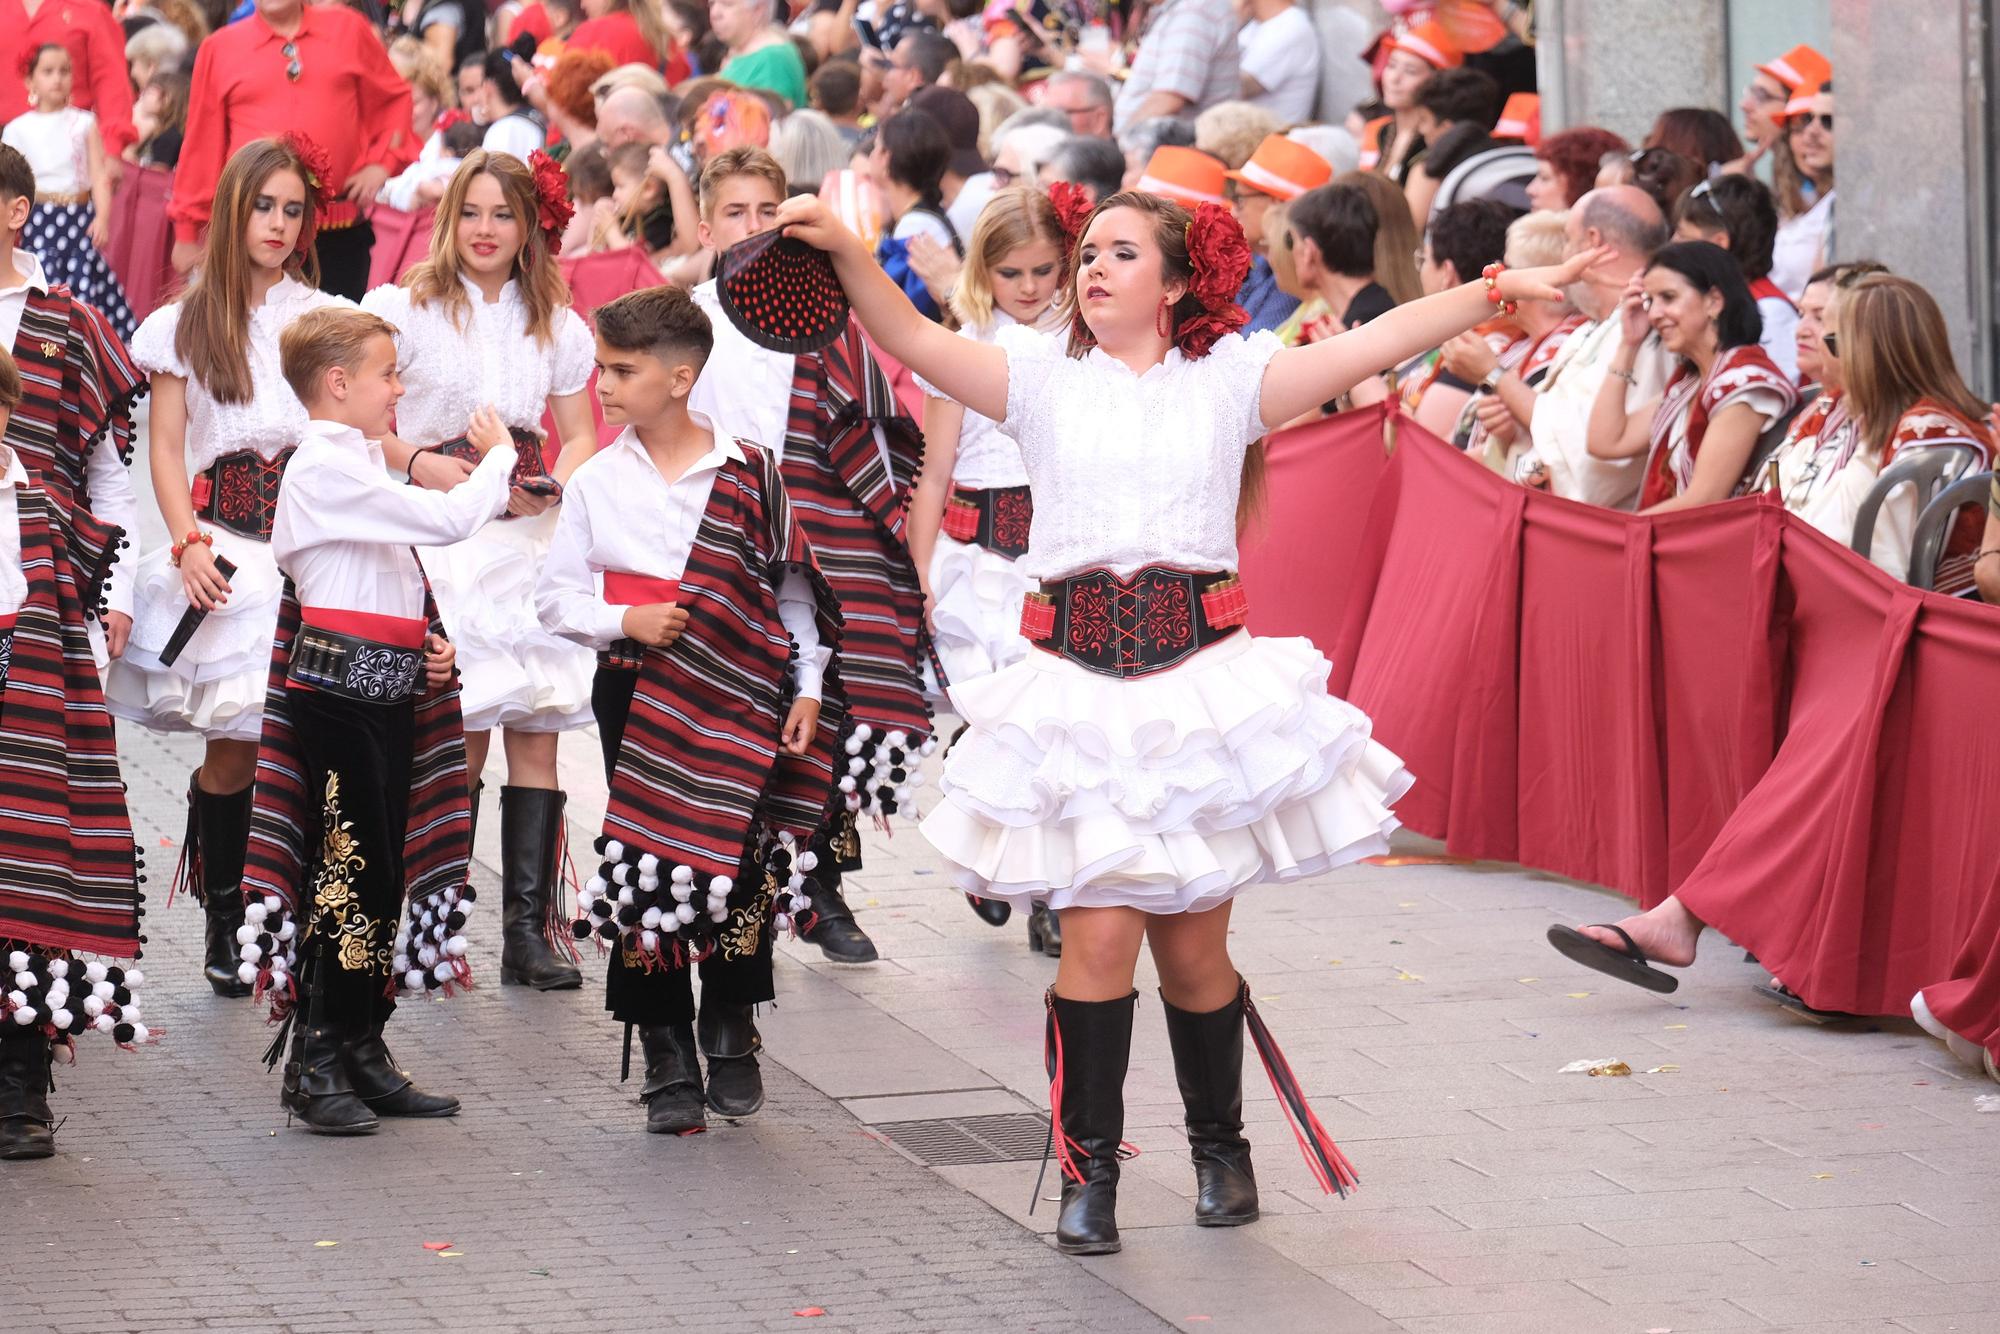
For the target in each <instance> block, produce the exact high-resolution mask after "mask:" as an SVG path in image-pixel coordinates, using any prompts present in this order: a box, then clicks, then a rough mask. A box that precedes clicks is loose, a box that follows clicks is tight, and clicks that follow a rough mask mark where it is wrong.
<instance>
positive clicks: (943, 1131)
mask: <svg viewBox="0 0 2000 1334" xmlns="http://www.w3.org/2000/svg"><path fill="white" fill-rule="evenodd" d="M872 1128H873V1129H874V1131H875V1133H877V1134H878V1135H881V1136H883V1137H884V1138H886V1139H888V1140H890V1141H891V1142H893V1143H894V1144H895V1145H896V1146H897V1147H898V1148H900V1149H902V1150H903V1152H905V1153H907V1154H909V1155H910V1156H912V1157H913V1158H915V1159H916V1160H917V1161H918V1162H921V1163H924V1164H926V1165H927V1166H930V1167H953V1166H958V1165H960V1164H963V1163H1017V1162H1022V1161H1033V1160H1035V1159H1038V1158H1040V1157H1041V1156H1042V1150H1043V1149H1044V1148H1045V1147H1046V1146H1047V1145H1048V1141H1049V1118H1048V1117H1046V1116H1043V1115H1042V1114H1040V1113H1039V1112H1005V1113H1001V1114H998V1115H993V1116H945V1117H937V1118H935V1119H932V1120H928V1121H888V1122H885V1123H883V1124H882V1125H878V1126H875V1127H872Z"/></svg>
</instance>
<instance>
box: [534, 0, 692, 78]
mask: <svg viewBox="0 0 2000 1334" xmlns="http://www.w3.org/2000/svg"><path fill="white" fill-rule="evenodd" d="M563 49H564V50H568V51H603V52H605V53H606V54H608V55H609V56H610V57H611V58H612V59H613V60H615V61H617V62H618V63H619V64H621V65H644V66H646V67H647V68H648V69H660V68H661V65H660V57H659V56H658V55H657V54H656V53H655V52H654V50H653V48H652V47H651V46H649V45H647V43H646V38H645V35H644V34H643V33H641V32H640V31H639V20H637V19H635V18H633V17H632V15H631V13H630V11H628V10H623V9H617V10H613V11H612V12H611V13H609V14H606V15H605V16H604V17H603V18H595V19H585V20H584V21H583V22H582V23H579V24H577V25H576V31H574V32H572V33H571V34H570V35H569V42H568V44H567V45H566V46H565V47H564V48H563ZM689 72H690V71H689V67H688V63H687V57H686V56H684V55H682V54H681V53H680V52H679V51H675V52H673V53H672V54H671V55H670V56H669V57H668V58H667V62H666V66H665V74H666V79H667V86H668V87H670V88H671V87H672V86H673V85H675V84H677V83H680V82H681V81H682V80H684V79H686V78H687V77H688V74H689Z"/></svg>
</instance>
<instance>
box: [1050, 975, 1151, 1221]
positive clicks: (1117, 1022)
mask: <svg viewBox="0 0 2000 1334" xmlns="http://www.w3.org/2000/svg"><path fill="white" fill-rule="evenodd" d="M1138 998H1139V993H1138V992H1136V991H1135V992H1133V993H1132V994H1131V995H1129V996H1126V997H1123V998H1122V999H1119V1000H1111V1001H1073V1000H1064V999H1063V998H1062V997H1061V996H1058V995H1056V994H1055V989H1054V988H1050V990H1049V992H1048V1006H1049V1036H1048V1064H1049V1079H1050V1081H1051V1083H1055V1082H1058V1081H1059V1082H1060V1085H1061V1089H1060V1093H1061V1097H1060V1100H1059V1101H1058V1103H1057V1108H1056V1110H1057V1115H1058V1118H1059V1124H1058V1125H1057V1126H1056V1129H1055V1133H1056V1134H1057V1135H1060V1136H1062V1137H1064V1139H1065V1140H1066V1141H1067V1145H1068V1149H1069V1157H1070V1160H1071V1162H1072V1163H1073V1164H1074V1166H1075V1169H1076V1173H1077V1175H1078V1176H1079V1177H1081V1178H1082V1179H1081V1180H1077V1179H1075V1178H1073V1177H1071V1176H1070V1175H1069V1174H1068V1173H1067V1172H1065V1173H1064V1176H1063V1183H1062V1214H1061V1216H1060V1217H1059V1218H1058V1219H1057V1220H1056V1249H1057V1250H1059V1251H1061V1252H1062V1253H1063V1254H1065V1255H1109V1254H1111V1253H1112V1252H1113V1251H1116V1250H1118V1249H1119V1248H1120V1246H1121V1245H1122V1244H1123V1243H1121V1242H1120V1241H1119V1239H1118V1216H1117V1215H1118V1149H1119V1145H1120V1143H1121V1142H1122V1140H1123V1139H1124V1135H1125V1068H1126V1066H1127V1064H1129V1063H1130V1061H1131V1058H1132V1010H1133V1006H1134V1004H1135V1002H1137V1000H1138Z"/></svg>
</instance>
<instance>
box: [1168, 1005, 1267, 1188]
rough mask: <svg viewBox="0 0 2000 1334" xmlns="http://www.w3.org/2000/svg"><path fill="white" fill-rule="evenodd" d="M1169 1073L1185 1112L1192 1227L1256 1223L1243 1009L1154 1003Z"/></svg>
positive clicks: (1255, 1186) (1254, 1180)
mask: <svg viewBox="0 0 2000 1334" xmlns="http://www.w3.org/2000/svg"><path fill="white" fill-rule="evenodd" d="M1160 1001H1161V1004H1162V1005H1164V1006H1165V1007H1166V1011H1167V1041H1168V1042H1169V1043H1170V1044H1171V1045H1172V1046H1173V1051H1174V1074H1175V1075H1176V1076H1177V1077H1178V1078H1179V1080H1180V1086H1181V1102H1182V1103H1183V1104H1185V1106H1186V1107H1187V1132H1188V1150H1189V1152H1190V1154H1191V1155H1192V1156H1193V1158H1194V1179H1195V1199H1194V1221H1195V1222H1196V1223H1198V1224H1200V1225H1201V1226H1202V1227H1236V1226H1238V1225H1239V1224H1243V1223H1254V1222H1255V1221H1256V1220H1257V1177H1256V1174H1255V1173H1254V1172H1252V1171H1251V1169H1250V1141H1248V1140H1246V1139H1244V1138H1243V1002H1242V1000H1241V999H1236V1000H1232V1001H1230V1002H1229V1004H1227V1005H1225V1006H1223V1007H1222V1008H1221V1009H1219V1010H1210V1011H1208V1012H1207V1013H1206V1014H1196V1013H1194V1012H1192V1011H1189V1010H1183V1009H1180V1008H1179V1007H1178V1006H1175V1005H1174V1004H1172V1003H1171V1002H1169V1001H1167V999H1166V998H1165V997H1164V996H1162V997H1161V998H1160Z"/></svg>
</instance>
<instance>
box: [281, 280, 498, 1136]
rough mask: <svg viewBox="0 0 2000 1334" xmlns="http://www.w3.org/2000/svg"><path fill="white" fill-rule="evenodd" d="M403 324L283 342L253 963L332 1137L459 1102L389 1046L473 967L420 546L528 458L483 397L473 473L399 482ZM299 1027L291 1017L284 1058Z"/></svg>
mask: <svg viewBox="0 0 2000 1334" xmlns="http://www.w3.org/2000/svg"><path fill="white" fill-rule="evenodd" d="M394 334H395V329H394V327H393V326H392V325H390V324H388V323H387V322H386V321H384V320H382V319H380V318H379V317H377V316H374V315H370V314H367V313H366V312H363V311H360V310H355V309H352V308H347V307H327V308H323V309H320V310H314V311H310V312H308V313H307V314H305V315H302V316H300V317H299V318H298V319H296V320H294V321H293V322H292V324H291V325H290V326H289V327H288V328H286V330H285V332H284V334H283V336H282V337H281V339H280V340H279V358H280V364H281V365H282V367H283V370H284V374H285V380H286V382H287V383H289V384H290V385H291V387H292V390H293V392H295V393H296V394H297V395H298V396H299V400H300V401H301V402H302V403H304V404H305V406H306V409H307V411H309V412H310V413H311V414H312V420H311V422H310V423H308V425H307V427H306V434H305V438H304V439H303V440H302V441H300V443H299V447H298V450H297V452H296V453H294V454H293V456H292V461H291V464H290V465H289V467H287V469H286V472H285V486H284V490H283V491H282V492H281V494H280V496H279V499H278V507H277V516H276V518H275V520H274V521H273V524H272V529H271V547H272V554H273V555H274V556H275V557H276V559H277V562H278V567H279V568H280V569H281V570H283V571H284V573H285V576H286V581H287V589H286V597H285V602H284V606H283V609H282V610H281V611H280V613H279V619H278V636H277V643H276V645H275V646H274V651H273V654H272V672H271V685H270V689H269V692H268V694H267V696H266V701H265V714H264V735H263V741H262V746H261V749H260V751H259V753H258V758H257V789H256V797H255V801H254V805H253V809H252V814H251V828H250V853H249V858H248V862H247V864H246V868H245V873H244V878H243V879H244V887H245V897H246V898H247V900H248V904H247V906H246V909H245V916H246V926H245V928H244V931H245V933H246V934H248V933H254V938H253V939H251V940H247V941H245V948H244V958H245V963H244V969H243V971H244V974H245V977H244V980H245V981H247V982H254V983H255V984H256V986H257V987H258V991H259V993H260V994H262V993H263V992H266V991H269V992H271V993H273V995H274V1002H273V1013H274V1014H275V1015H277V1016H278V1017H280V1018H281V1019H283V1020H285V1021H286V1022H287V1023H290V1024H292V1025H294V1027H293V1028H292V1055H291V1059H290V1061H289V1063H288V1064H287V1065H286V1067H285V1089H284V1095H283V1099H282V1101H283V1104H284V1106H285V1108H286V1110H287V1111H289V1112H291V1113H293V1114H294V1115H296V1116H297V1117H299V1118H300V1119H301V1120H302V1121H304V1122H305V1125H306V1128H307V1129H309V1130H312V1131H314V1132H316V1133H319V1134H328V1135H363V1134H370V1133H372V1132H373V1131H374V1130H375V1129H376V1128H377V1126H378V1121H377V1117H378V1116H451V1115H453V1114H455V1113H456V1112H457V1111H458V1101H457V1099H455V1098H449V1097H440V1096H437V1095H433V1094H429V1093H424V1092H422V1091H421V1090H419V1089H417V1088H416V1087H415V1085H413V1084H412V1083H411V1082H410V1077H409V1075H408V1074H407V1073H405V1072H403V1071H402V1070H399V1069H398V1068H397V1067H396V1065H395V1062H394V1060H393V1058H391V1057H390V1055H389V1050H388V1048H387V1046H385V1045H384V1043H383V1040H382V1032H383V1027H384V1025H386V1024H387V1023H388V1020H389V1016H390V1014H391V1013H392V1012H393V1011H394V1009H395V990H396V988H397V987H398V985H401V986H402V987H404V988H408V989H416V990H424V991H428V990H432V989H437V988H446V989H449V987H450V986H451V985H452V984H455V983H461V982H463V981H465V980H466V978H467V976H468V972H467V969H466V965H465V959H464V950H465V943H464V936H463V934H462V932H463V928H464V923H465V911H466V908H467V906H468V905H469V902H470V900H471V898H472V891H471V890H470V888H469V887H466V885H465V867H466V861H467V855H468V851H469V849H468V846H467V845H468V842H469V832H470V823H469V819H468V815H467V809H466V786H465V783H466V779H465V755H464V725H463V720H462V719H461V717H460V714H459V711H458V697H457V689H456V687H455V686H454V685H453V675H452V659H453V654H452V649H451V646H450V644H448V643H447V642H446V641H445V639H444V637H443V635H442V633H440V632H439V630H438V628H437V613H436V609H435V607H434V606H433V605H432V602H431V599H430V594H429V590H428V588H427V586H426V584H425V580H424V576H423V570H422V568H421V567H420V566H419V565H418V563H417V558H416V554H415V552H414V551H412V550H411V548H412V547H413V546H416V545H425V546H443V545H446V544H449V543H452V542H457V541H461V540H463V539H464V538H466V537H469V536H470V535H471V534H472V533H473V532H474V530H476V529H477V528H478V527H479V526H480V525H481V524H483V523H485V522H487V521H488V520H489V519H492V518H493V517H494V516H496V515H498V514H499V513H500V512H501V511H502V510H503V509H505V508H506V505H507V496H508V474H509V472H510V471H511V469H512V468H513V466H514V445H513V443H512V441H511V439H510V438H509V436H508V433H507V430H506V427H505V426H504V425H502V423H501V421H500V418H499V416H498V415H497V414H495V413H494V412H492V411H491V410H490V409H482V410H480V411H478V412H475V413H474V414H473V415H472V421H471V424H470V428H469V429H468V430H467V432H466V438H467V440H468V441H469V442H470V443H471V444H472V446H473V447H474V448H475V449H477V450H478V451H479V454H480V461H479V464H478V466H477V467H475V468H474V469H473V471H472V474H471V476H469V477H467V478H466V479H465V481H464V482H463V483H461V484H460V485H459V486H458V487H456V488H455V489H453V490H452V491H449V492H437V491H426V490H423V489H421V488H418V487H412V486H403V485H399V484H398V483H397V482H396V481H394V480H393V479H392V478H391V477H390V474H389V472H388V469H387V467H386V466H385V464H384V462H383V458H382V446H381V443H380V439H381V437H382V436H383V435H385V434H387V433H388V432H389V429H390V424H391V419H392V417H393V414H394V411H395V407H396V401H397V400H398V399H399V398H401V397H402V394H403V386H402V382H401V380H400V379H398V378H397V375H396V346H395V341H394ZM420 694H421V695H422V696H423V698H422V700H421V701H420V700H419V698H418V697H419V695H420ZM406 888H407V890H408V895H409V900H410V909H409V915H408V918H407V920H406V919H405V917H404V913H403V906H404V893H405V890H406ZM301 1007H302V1008H303V1013H300V1012H299V1011H300V1009H301ZM284 1040H285V1035H284V1031H283V1030H281V1031H280V1034H279V1038H278V1041H277V1042H274V1043H273V1044H272V1047H271V1051H270V1053H269V1056H268V1059H270V1060H272V1061H275V1060H276V1058H277V1055H278V1053H279V1051H281V1050H282V1044H283V1043H284Z"/></svg>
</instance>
